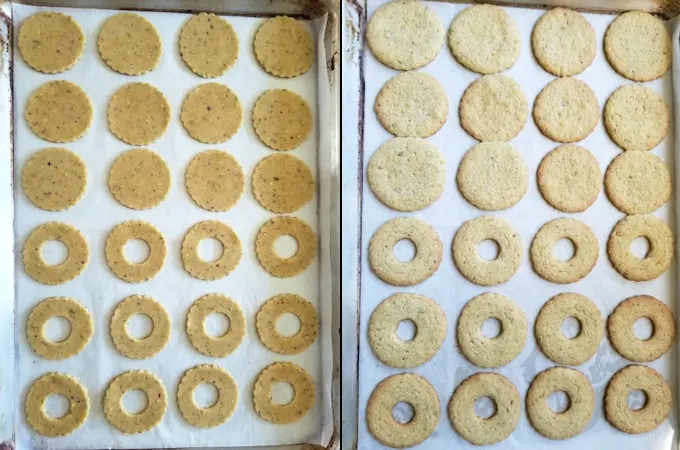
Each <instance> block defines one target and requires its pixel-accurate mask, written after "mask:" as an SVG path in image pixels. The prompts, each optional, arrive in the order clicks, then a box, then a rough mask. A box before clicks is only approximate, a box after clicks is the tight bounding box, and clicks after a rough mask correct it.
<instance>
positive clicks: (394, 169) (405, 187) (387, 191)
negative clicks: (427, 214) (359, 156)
mask: <svg viewBox="0 0 680 450" xmlns="http://www.w3.org/2000/svg"><path fill="white" fill-rule="evenodd" d="M367 174H368V185H369V186H370V187H371V190H372V191H373V193H374V194H375V195H376V197H378V199H379V200H380V201H381V202H382V203H383V204H385V205H386V206H388V207H390V208H392V209H394V210H397V211H404V212H410V211H417V210H420V209H424V208H427V207H428V206H430V205H431V204H433V203H434V202H435V201H437V199H438V198H439V197H440V196H441V194H442V192H443V190H444V185H445V183H446V161H445V160H444V155H443V154H442V152H441V151H440V150H439V149H438V148H437V147H436V146H434V145H433V144H431V143H429V142H428V141H426V140H425V139H418V138H395V139H392V140H391V141H388V142H386V143H385V144H383V145H382V146H381V147H380V148H379V149H378V150H377V151H376V152H375V153H374V154H373V155H372V156H371V159H370V160H369V161H368V170H367Z"/></svg>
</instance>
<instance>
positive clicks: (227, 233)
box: [182, 220, 243, 280]
mask: <svg viewBox="0 0 680 450" xmlns="http://www.w3.org/2000/svg"><path fill="white" fill-rule="evenodd" d="M206 238H214V239H217V240H218V241H220V243H221V244H222V249H223V250H222V255H221V256H220V257H219V258H217V259H216V260H215V261H204V260H203V259H201V257H200V256H199V255H198V244H199V243H200V242H201V240H203V239H206ZM242 254H243V252H242V250H241V241H240V240H239V238H238V236H237V235H236V233H234V230H232V229H231V228H230V227H229V226H228V225H226V224H224V223H222V222H219V221H217V220H205V221H203V222H199V223H197V224H196V225H194V226H192V227H191V228H190V229H189V231H187V234H186V235H184V240H183V241H182V265H183V266H184V270H186V271H187V272H188V273H189V274H190V275H191V276H192V277H194V278H198V279H199V280H218V279H220V278H224V277H226V276H227V275H229V274H230V273H231V272H232V271H233V270H234V269H235V268H236V266H237V265H238V263H239V261H240V260H241V256H242Z"/></svg>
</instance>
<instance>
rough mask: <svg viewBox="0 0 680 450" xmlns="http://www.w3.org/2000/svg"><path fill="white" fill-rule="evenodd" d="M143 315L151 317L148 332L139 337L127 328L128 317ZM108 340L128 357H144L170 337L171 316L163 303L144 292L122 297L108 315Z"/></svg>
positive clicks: (163, 344) (154, 351) (148, 355)
mask: <svg viewBox="0 0 680 450" xmlns="http://www.w3.org/2000/svg"><path fill="white" fill-rule="evenodd" d="M136 314H143V315H145V316H147V317H148V318H149V319H151V323H152V329H151V333H150V334H149V335H148V336H146V337H143V338H141V339H137V338H135V337H132V336H131V335H130V333H128V331H127V322H128V320H129V319H130V318H131V317H132V316H134V315H136ZM109 331H110V333H111V340H112V341H113V345H115V346H116V348H117V349H118V351H119V352H120V353H121V354H122V355H123V356H127V357H128V358H131V359H147V358H151V357H152V356H154V355H156V354H157V353H158V352H160V351H161V350H163V347H165V346H166V344H167V343H168V340H170V316H169V315H168V312H167V311H166V310H165V308H163V305H161V304H160V303H158V302H157V301H156V300H154V299H152V298H151V297H147V296H146V295H131V296H130V297H127V298H125V299H123V300H122V301H121V302H120V303H118V305H117V306H116V309H114V310H113V315H112V316H111V324H110V325H109Z"/></svg>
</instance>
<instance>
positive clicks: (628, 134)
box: [604, 85, 670, 150]
mask: <svg viewBox="0 0 680 450" xmlns="http://www.w3.org/2000/svg"><path fill="white" fill-rule="evenodd" d="M669 124H670V116H669V112H668V106H667V105H666V102H665V101H664V99H663V97H661V95H659V94H658V93H656V92H655V91H654V90H652V89H650V88H648V87H645V86H640V85H627V86H621V87H620V88H618V89H617V90H615V91H614V93H613V94H612V95H611V96H610V97H609V99H608V100H607V103H606V104H605V105H604V125H605V128H606V129H607V133H609V137H611V138H612V141H614V143H616V145H618V146H619V147H621V148H622V149H623V150H651V149H653V148H654V147H656V146H657V145H659V144H660V143H661V141H663V140H664V138H665V137H666V135H667V134H668V128H669Z"/></svg>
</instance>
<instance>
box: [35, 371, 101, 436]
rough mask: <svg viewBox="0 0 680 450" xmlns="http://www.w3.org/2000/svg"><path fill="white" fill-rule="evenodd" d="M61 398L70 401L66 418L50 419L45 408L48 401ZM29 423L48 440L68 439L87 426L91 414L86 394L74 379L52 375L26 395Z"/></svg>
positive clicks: (45, 377)
mask: <svg viewBox="0 0 680 450" xmlns="http://www.w3.org/2000/svg"><path fill="white" fill-rule="evenodd" d="M51 394H61V395H63V396H64V397H66V399H67V400H68V401H69V410H68V412H67V413H66V415H65V416H63V417H60V418H59V419H55V418H52V417H49V416H48V415H47V413H46V412H45V409H44V408H43V405H44V404H45V401H46V400H47V397H49V396H50V395H51ZM25 412H26V422H28V424H29V425H30V426H31V428H33V429H34V430H35V431H36V432H38V433H39V434H41V435H43V436H47V437H59V436H66V435H68V434H71V433H73V432H74V431H75V430H77V429H78V428H80V426H81V425H82V424H83V423H84V422H85V419H87V416H88V414H89V412H90V400H89V398H88V396H87V390H86V389H85V387H84V386H83V385H82V384H80V382H79V381H78V380H77V379H75V378H74V377H72V376H70V375H67V374H65V373H57V372H49V373H46V374H45V375H43V376H41V377H40V378H38V379H37V380H35V381H34V382H33V384H32V385H31V387H30V388H29V390H28V394H27V395H26V411H25Z"/></svg>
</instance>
